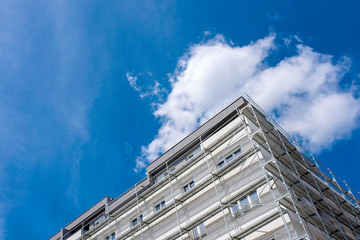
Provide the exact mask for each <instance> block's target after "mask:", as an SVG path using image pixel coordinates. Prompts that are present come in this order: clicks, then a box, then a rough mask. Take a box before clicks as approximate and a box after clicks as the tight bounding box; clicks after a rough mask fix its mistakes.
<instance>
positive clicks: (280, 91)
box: [136, 35, 360, 169]
mask: <svg viewBox="0 0 360 240" xmlns="http://www.w3.org/2000/svg"><path fill="white" fill-rule="evenodd" d="M274 40H275V35H270V36H268V37H266V38H264V39H260V40H257V41H256V42H254V43H251V44H249V45H247V46H242V47H240V46H232V45H231V44H229V43H228V42H227V41H226V40H225V38H224V37H223V36H222V35H217V36H216V37H215V38H213V39H211V40H209V41H207V42H202V43H200V44H196V45H193V46H192V47H191V48H190V49H189V51H188V52H187V53H186V54H185V55H184V56H183V57H182V58H181V59H180V60H179V62H178V65H177V68H176V70H175V71H174V73H173V74H171V75H170V76H171V77H170V79H169V81H170V82H171V83H172V89H171V92H170V94H169V95H168V97H167V99H166V101H164V102H163V103H160V104H159V105H158V108H157V109H156V110H155V111H154V115H155V116H156V117H159V118H160V119H161V122H162V126H161V127H160V129H159V130H158V134H157V136H156V137H155V138H154V140H153V141H152V142H151V143H150V144H148V145H147V146H143V147H142V153H141V156H140V157H138V158H137V160H136V168H137V169H141V168H143V167H144V166H145V165H146V164H147V163H149V162H151V161H153V160H154V159H155V158H157V157H158V156H159V155H160V154H161V153H163V152H164V151H166V150H167V149H169V148H170V147H172V146H173V145H174V144H175V143H176V142H178V141H179V140H181V139H182V138H184V137H185V136H186V135H188V134H189V133H190V132H191V131H193V130H194V129H195V128H196V127H198V126H199V125H200V124H202V123H204V122H205V121H207V120H208V119H209V118H210V117H212V116H213V115H214V114H216V113H217V112H218V111H220V110H221V109H222V108H223V107H225V106H226V105H228V104H229V103H231V102H232V101H234V100H235V99H236V98H238V97H239V96H240V95H241V94H242V93H244V92H247V93H249V94H250V96H252V97H253V98H254V99H255V101H257V102H258V103H259V105H260V106H262V107H263V108H265V110H266V111H268V112H270V113H276V114H273V115H274V117H275V118H277V120H278V121H279V122H280V124H281V125H282V126H283V127H284V128H285V129H286V130H288V131H289V132H290V133H292V134H294V135H296V136H297V137H298V138H299V139H300V140H301V141H302V142H303V143H304V144H305V145H306V146H307V147H310V148H311V149H312V150H314V151H321V150H322V149H326V148H331V146H332V144H334V143H335V142H336V140H339V139H344V138H346V137H348V136H349V135H350V134H351V131H352V130H353V129H355V128H356V127H357V126H358V118H359V114H360V101H359V99H357V98H355V97H354V94H353V93H352V92H351V91H350V88H349V89H343V88H341V87H340V82H341V79H342V78H343V75H344V74H345V73H346V72H347V71H348V70H349V68H350V65H351V61H350V59H349V58H347V57H343V58H341V59H340V60H339V61H338V62H336V63H334V60H333V57H332V56H329V55H325V54H321V53H317V52H315V51H314V50H313V49H311V48H310V47H308V46H305V45H302V44H299V45H297V46H296V50H297V54H296V55H294V56H290V57H286V58H283V59H280V60H279V61H278V63H277V64H276V65H275V66H273V67H268V66H267V65H266V64H264V63H265V62H266V59H267V58H268V57H269V56H270V55H271V53H272V50H274V49H275V48H276V47H277V45H276V44H275V41H274ZM353 89H354V88H353Z"/></svg>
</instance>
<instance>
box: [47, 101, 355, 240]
mask: <svg viewBox="0 0 360 240" xmlns="http://www.w3.org/2000/svg"><path fill="white" fill-rule="evenodd" d="M146 174H147V177H146V178H145V179H143V180H142V181H140V182H138V183H137V184H135V186H134V187H132V188H131V189H129V190H128V191H127V192H125V193H123V194H122V195H121V196H119V197H118V198H116V199H113V198H110V197H105V198H104V199H102V200H101V201H100V202H98V203H97V204H96V205H94V206H93V207H92V208H90V209H89V210H88V211H86V212H85V213H83V214H82V215H81V216H79V217H78V218H77V219H75V220H74V221H72V222H71V223H70V224H68V225H67V226H65V227H64V228H62V229H61V230H60V231H59V232H58V233H56V234H55V235H54V236H52V237H51V238H49V239H50V240H65V239H67V240H79V239H81V240H83V239H93V240H110V239H111V240H112V239H124V240H125V239H126V240H130V239H139V240H144V239H209V240H212V239H220V240H221V239H223V240H225V239H246V240H250V239H263V240H280V239H360V214H359V213H360V210H359V203H360V201H359V200H358V195H356V194H358V192H356V191H355V190H354V189H353V188H351V187H350V186H349V185H348V184H347V183H346V182H345V181H343V180H341V179H340V178H339V177H337V176H335V175H334V174H333V173H332V172H331V171H330V170H329V169H328V168H326V167H324V165H322V164H321V163H320V162H319V161H318V160H317V159H316V158H315V157H313V156H312V155H311V154H310V153H309V152H307V151H306V150H305V149H304V148H302V147H301V146H300V145H299V144H298V143H297V142H296V141H294V139H293V138H291V136H290V135H288V134H287V133H286V132H285V131H284V130H283V129H282V128H281V127H280V126H279V125H277V124H276V122H274V121H273V120H272V119H271V118H270V117H269V116H267V115H266V113H265V112H264V111H263V110H261V108H260V107H259V106H257V105H256V103H255V102H253V101H252V100H251V99H250V98H249V97H246V98H245V97H241V98H239V99H238V100H236V101H235V102H233V103H232V104H231V105H229V106H228V107H227V108H225V109H224V110H222V111H221V112H220V113H218V114H217V115H216V116H214V117H213V118H212V119H210V120H209V121H208V122H206V123H205V124H203V125H202V126H201V127H199V128H198V129H197V130H195V131H194V132H193V133H191V134H190V135H189V136H187V137H186V138H185V139H183V140H182V141H180V142H179V143H178V144H176V145H175V146H174V147H173V148H171V149H169V150H168V151H167V152H165V153H164V154H163V155H162V156H160V157H159V158H158V159H156V160H155V161H154V162H152V163H150V164H149V165H148V166H147V167H146Z"/></svg>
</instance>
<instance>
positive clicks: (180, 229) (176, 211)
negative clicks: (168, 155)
mask: <svg viewBox="0 0 360 240" xmlns="http://www.w3.org/2000/svg"><path fill="white" fill-rule="evenodd" d="M166 171H167V172H168V180H169V184H170V189H171V194H172V196H173V200H174V207H175V213H176V220H177V223H178V226H179V231H180V237H181V239H184V238H183V235H182V228H181V225H180V219H179V213H178V210H177V205H176V199H175V194H174V189H173V186H172V183H171V177H170V175H171V173H170V171H169V165H168V163H167V162H166ZM175 178H176V177H175Z"/></svg>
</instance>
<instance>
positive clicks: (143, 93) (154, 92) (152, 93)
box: [126, 72, 166, 101]
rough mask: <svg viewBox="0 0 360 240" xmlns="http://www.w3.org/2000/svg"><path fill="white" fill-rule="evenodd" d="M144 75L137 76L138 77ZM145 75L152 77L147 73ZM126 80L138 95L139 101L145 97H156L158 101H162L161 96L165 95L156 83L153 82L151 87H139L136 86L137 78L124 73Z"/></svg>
mask: <svg viewBox="0 0 360 240" xmlns="http://www.w3.org/2000/svg"><path fill="white" fill-rule="evenodd" d="M141 75H144V74H139V76H141ZM146 75H148V76H150V77H152V73H151V72H147V73H146ZM126 79H127V81H128V82H129V84H130V87H132V88H133V89H134V90H135V91H136V92H138V93H139V96H140V98H141V99H143V98H146V97H156V98H157V100H158V101H163V95H164V94H165V93H166V91H165V89H164V88H162V87H161V84H160V83H159V82H158V81H154V85H152V86H147V87H144V86H141V85H139V84H138V76H133V75H132V74H131V73H129V72H127V73H126Z"/></svg>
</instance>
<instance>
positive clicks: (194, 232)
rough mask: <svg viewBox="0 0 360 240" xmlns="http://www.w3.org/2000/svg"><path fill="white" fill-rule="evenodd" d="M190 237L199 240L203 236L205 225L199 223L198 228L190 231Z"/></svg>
mask: <svg viewBox="0 0 360 240" xmlns="http://www.w3.org/2000/svg"><path fill="white" fill-rule="evenodd" d="M192 235H193V238H194V239H196V240H197V239H201V237H203V236H205V235H206V233H205V225H204V223H200V224H199V225H198V226H196V227H194V228H193V229H192Z"/></svg>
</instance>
